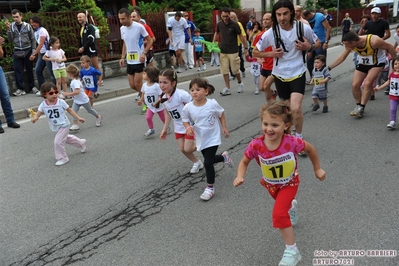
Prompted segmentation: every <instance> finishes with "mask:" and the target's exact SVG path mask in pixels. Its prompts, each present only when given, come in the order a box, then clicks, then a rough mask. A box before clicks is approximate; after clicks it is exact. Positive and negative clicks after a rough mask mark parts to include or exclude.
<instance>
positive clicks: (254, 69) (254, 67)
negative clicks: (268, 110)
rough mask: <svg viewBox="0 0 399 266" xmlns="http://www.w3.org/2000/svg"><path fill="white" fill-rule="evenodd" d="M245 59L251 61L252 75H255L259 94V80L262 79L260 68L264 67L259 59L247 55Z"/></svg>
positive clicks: (256, 89) (256, 90)
mask: <svg viewBox="0 0 399 266" xmlns="http://www.w3.org/2000/svg"><path fill="white" fill-rule="evenodd" d="M245 60H246V61H247V62H250V63H251V69H250V72H251V74H252V76H253V77H254V83H255V94H256V95H258V94H259V93H260V88H259V80H260V69H261V68H262V67H261V65H260V64H259V62H258V59H256V58H253V57H250V56H249V55H248V56H245Z"/></svg>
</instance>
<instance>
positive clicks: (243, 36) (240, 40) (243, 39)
mask: <svg viewBox="0 0 399 266" xmlns="http://www.w3.org/2000/svg"><path fill="white" fill-rule="evenodd" d="M230 19H231V20H233V21H235V22H237V24H238V26H239V27H240V29H241V36H240V35H237V44H238V56H239V57H240V71H241V73H242V77H243V78H245V67H244V57H243V56H242V44H243V43H245V44H247V42H246V38H247V34H246V33H245V30H244V27H243V26H242V24H241V22H239V21H238V18H237V14H236V13H235V12H230ZM244 46H246V45H244ZM230 74H231V76H232V78H233V79H235V75H234V73H232V71H231V68H230Z"/></svg>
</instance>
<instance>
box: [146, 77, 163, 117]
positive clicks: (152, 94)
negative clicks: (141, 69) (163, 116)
mask: <svg viewBox="0 0 399 266" xmlns="http://www.w3.org/2000/svg"><path fill="white" fill-rule="evenodd" d="M141 92H142V93H144V102H145V104H146V105H147V108H148V109H150V110H151V111H152V112H153V113H154V114H155V113H158V112H160V111H163V109H164V107H163V104H160V105H159V108H155V106H153V105H152V104H153V103H155V102H157V101H158V99H159V95H161V94H162V91H161V88H160V87H159V84H158V83H157V82H155V83H154V84H152V85H151V86H148V85H147V82H145V83H144V84H143V86H142V87H141Z"/></svg>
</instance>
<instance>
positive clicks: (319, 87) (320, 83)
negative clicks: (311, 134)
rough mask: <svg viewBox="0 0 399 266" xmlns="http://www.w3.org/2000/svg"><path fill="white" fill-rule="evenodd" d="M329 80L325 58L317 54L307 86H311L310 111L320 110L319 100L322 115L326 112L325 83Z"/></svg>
mask: <svg viewBox="0 0 399 266" xmlns="http://www.w3.org/2000/svg"><path fill="white" fill-rule="evenodd" d="M330 79H331V75H330V72H328V69H327V68H326V57H325V56H324V55H322V54H319V55H317V56H316V57H315V59H314V68H313V71H312V79H311V80H310V82H309V85H313V84H314V87H313V91H312V99H313V108H312V111H317V110H318V109H319V108H320V104H319V100H320V101H322V102H323V113H327V112H328V105H327V92H328V90H327V83H328V81H329V80H330Z"/></svg>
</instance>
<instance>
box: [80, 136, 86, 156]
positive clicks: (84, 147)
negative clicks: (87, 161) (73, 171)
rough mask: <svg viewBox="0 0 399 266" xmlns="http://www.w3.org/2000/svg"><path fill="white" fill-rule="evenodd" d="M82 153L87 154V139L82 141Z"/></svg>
mask: <svg viewBox="0 0 399 266" xmlns="http://www.w3.org/2000/svg"><path fill="white" fill-rule="evenodd" d="M80 152H81V153H85V152H86V139H82V145H80Z"/></svg>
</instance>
